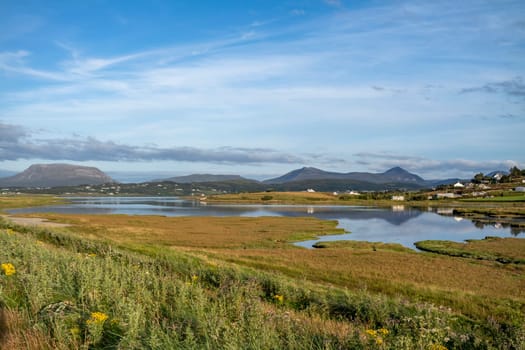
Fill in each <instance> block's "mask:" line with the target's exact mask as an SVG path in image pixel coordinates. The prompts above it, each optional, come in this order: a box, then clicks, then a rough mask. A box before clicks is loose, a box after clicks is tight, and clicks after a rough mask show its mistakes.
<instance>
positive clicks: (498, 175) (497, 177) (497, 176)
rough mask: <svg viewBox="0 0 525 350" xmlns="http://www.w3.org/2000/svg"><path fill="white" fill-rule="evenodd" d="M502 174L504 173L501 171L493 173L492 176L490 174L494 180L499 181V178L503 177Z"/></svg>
mask: <svg viewBox="0 0 525 350" xmlns="http://www.w3.org/2000/svg"><path fill="white" fill-rule="evenodd" d="M503 175H504V174H502V173H496V174H494V176H492V178H493V179H494V180H496V181H499V180H501V178H502V177H503Z"/></svg>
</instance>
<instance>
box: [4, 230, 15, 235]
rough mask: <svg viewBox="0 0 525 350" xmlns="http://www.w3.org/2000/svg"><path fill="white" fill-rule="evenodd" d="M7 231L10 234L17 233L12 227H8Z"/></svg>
mask: <svg viewBox="0 0 525 350" xmlns="http://www.w3.org/2000/svg"><path fill="white" fill-rule="evenodd" d="M5 233H7V234H8V235H10V236H11V235H13V234H14V233H15V231H13V230H12V229H10V228H8V229H6V230H5Z"/></svg>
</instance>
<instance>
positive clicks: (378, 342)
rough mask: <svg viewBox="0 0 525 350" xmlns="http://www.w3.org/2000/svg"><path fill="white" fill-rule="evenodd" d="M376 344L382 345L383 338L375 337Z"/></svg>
mask: <svg viewBox="0 0 525 350" xmlns="http://www.w3.org/2000/svg"><path fill="white" fill-rule="evenodd" d="M376 344H377V345H381V344H383V338H381V337H377V338H376Z"/></svg>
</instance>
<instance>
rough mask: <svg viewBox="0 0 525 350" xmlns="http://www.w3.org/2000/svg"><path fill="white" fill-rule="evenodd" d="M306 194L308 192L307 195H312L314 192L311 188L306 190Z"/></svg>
mask: <svg viewBox="0 0 525 350" xmlns="http://www.w3.org/2000/svg"><path fill="white" fill-rule="evenodd" d="M306 192H308V193H314V192H315V190H314V189H313V188H309V189H307V190H306Z"/></svg>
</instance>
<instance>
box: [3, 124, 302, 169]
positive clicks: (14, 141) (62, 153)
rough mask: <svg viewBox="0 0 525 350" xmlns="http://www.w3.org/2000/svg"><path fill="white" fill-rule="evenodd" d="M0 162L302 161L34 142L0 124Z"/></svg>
mask: <svg viewBox="0 0 525 350" xmlns="http://www.w3.org/2000/svg"><path fill="white" fill-rule="evenodd" d="M0 140H1V141H0V159H2V160H19V159H47V160H71V161H117V162H119V161H128V162H129V161H131V162H133V161H135V162H144V161H184V162H211V163H227V164H263V163H284V164H292V163H302V162H304V161H305V159H304V158H301V157H298V156H295V155H291V154H286V153H282V152H278V151H276V150H273V149H268V148H265V149H261V148H240V147H237V148H236V147H220V148H215V149H200V148H195V147H156V146H131V145H124V144H119V143H115V142H112V141H100V140H97V139H95V138H92V137H90V138H86V139H79V138H75V139H73V138H70V139H35V138H34V137H33V135H32V134H31V133H30V132H29V131H28V130H27V129H25V128H23V127H20V126H16V125H10V124H5V123H0Z"/></svg>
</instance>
